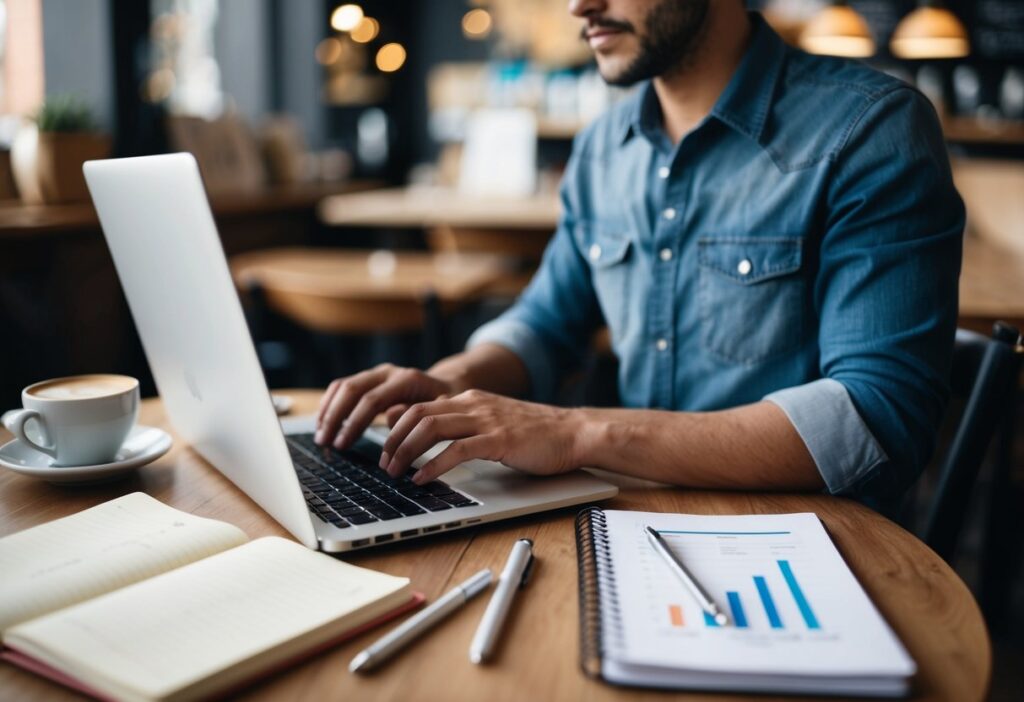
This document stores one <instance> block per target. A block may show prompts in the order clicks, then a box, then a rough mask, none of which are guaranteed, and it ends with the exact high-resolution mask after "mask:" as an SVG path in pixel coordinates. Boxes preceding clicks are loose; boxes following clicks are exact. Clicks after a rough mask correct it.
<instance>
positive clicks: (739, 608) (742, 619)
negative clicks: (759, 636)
mask: <svg viewBox="0 0 1024 702" xmlns="http://www.w3.org/2000/svg"><path fill="white" fill-rule="evenodd" d="M725 596H726V597H728V598H729V609H731V610H732V620H733V622H734V623H735V624H736V626H738V627H739V628H740V629H746V628H747V626H748V624H747V613H746V612H744V611H743V603H742V602H740V593H738V592H727V593H725Z"/></svg>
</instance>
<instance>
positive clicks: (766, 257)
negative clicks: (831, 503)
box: [469, 14, 964, 501]
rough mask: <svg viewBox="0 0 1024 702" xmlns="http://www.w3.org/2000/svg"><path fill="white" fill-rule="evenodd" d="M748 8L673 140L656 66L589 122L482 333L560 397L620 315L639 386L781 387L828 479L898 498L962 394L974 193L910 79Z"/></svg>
mask: <svg viewBox="0 0 1024 702" xmlns="http://www.w3.org/2000/svg"><path fill="white" fill-rule="evenodd" d="M751 20H752V22H753V25H754V31H753V35H752V38H751V43H750V46H749V48H748V49H747V52H746V54H745V56H744V58H743V60H742V62H741V64H740V66H739V68H738V69H737V71H736V73H735V74H734V75H733V77H732V79H731V81H730V82H729V84H728V86H727V87H726V89H725V91H724V92H723V93H722V95H721V96H720V98H719V99H718V101H717V104H716V105H715V107H714V108H713V110H712V111H711V113H710V115H709V116H708V117H707V118H706V119H704V120H703V121H702V122H701V124H700V125H699V126H698V127H696V128H695V129H694V130H693V131H691V132H690V133H688V134H687V135H686V136H685V137H684V138H683V139H682V140H681V141H680V142H679V143H678V144H677V145H673V144H672V143H671V142H670V141H669V139H668V138H667V136H666V135H665V133H664V131H663V130H662V127H661V113H660V107H659V105H658V101H657V97H656V94H655V92H654V89H653V87H652V86H651V85H650V84H649V83H648V84H646V85H644V86H642V87H641V89H640V90H639V91H637V93H636V94H635V95H633V96H631V97H630V98H628V99H626V100H625V101H623V102H621V103H619V104H618V105H616V106H615V107H614V108H612V109H611V110H610V111H609V112H608V113H606V114H605V115H603V116H602V117H601V118H600V119H598V120H597V121H596V122H595V123H594V124H592V125H591V126H590V127H588V128H587V129H586V130H585V131H583V132H582V133H581V134H580V135H579V136H578V137H577V138H576V141H575V143H574V147H573V154H572V157H571V158H570V161H569V164H568V166H567V169H566V173H565V176H564V179H563V182H562V187H561V203H562V210H563V214H562V217H561V220H560V223H559V226H558V229H557V231H556V233H555V235H554V237H553V239H552V241H551V242H550V244H549V246H548V248H547V251H546V252H545V255H544V258H543V261H542V263H541V266H540V269H539V271H538V272H537V274H536V276H535V277H534V279H533V280H532V282H531V283H530V285H529V286H528V287H527V289H526V290H525V291H524V293H523V294H522V296H521V297H520V299H519V300H518V301H517V302H516V304H515V305H514V306H513V307H512V308H511V309H510V310H508V311H507V312H506V313H505V314H504V315H502V316H500V317H499V318H498V319H496V320H495V321H493V322H490V323H489V324H487V325H485V326H483V327H481V328H480V329H479V330H477V332H476V333H475V334H474V335H473V337H472V338H471V339H470V341H469V345H470V346H473V345H476V344H480V343H485V342H489V343H497V344H500V345H502V346H504V347H506V348H508V349H510V350H511V351H513V352H514V353H516V354H517V355H518V356H519V357H520V358H521V359H522V361H523V363H524V365H525V366H526V368H527V370H528V373H529V377H530V382H531V388H532V395H533V397H534V398H535V399H538V400H545V399H550V398H551V397H552V394H553V391H554V389H555V387H556V385H557V383H558V381H559V379H560V378H561V377H563V376H564V374H565V373H566V372H567V371H569V370H571V369H572V368H573V367H574V366H576V365H578V364H579V362H580V361H581V359H582V357H583V355H584V354H585V353H586V351H587V349H588V348H589V342H590V338H591V336H592V333H593V332H594V331H595V329H597V328H599V327H600V325H601V324H602V323H606V324H607V326H608V329H609V331H610V335H611V340H612V347H613V349H614V352H615V354H616V356H617V357H618V359H619V361H620V366H619V378H618V384H619V391H620V397H621V399H622V402H623V404H624V406H626V407H644V408H661V409H667V410H689V411H709V410H717V409H722V408H728V407H735V406H738V405H743V404H747V403H752V402H757V401H759V400H762V399H767V400H768V401H771V402H773V403H775V404H776V405H778V406H779V407H780V408H781V409H782V410H783V411H784V412H785V414H786V415H787V416H788V418H789V419H790V421H791V422H792V423H793V425H794V427H795V428H796V430H797V432H798V433H799V435H800V437H801V438H802V439H803V441H804V443H805V444H806V446H807V448H808V450H809V452H810V454H811V456H812V457H813V458H814V461H815V463H816V465H817V467H818V470H819V471H820V473H821V475H822V478H823V479H824V482H825V484H826V486H827V488H828V490H829V491H830V492H832V493H835V494H852V495H857V496H860V497H864V498H868V499H871V500H872V501H874V498H881V499H884V498H895V497H897V496H898V495H899V494H900V493H901V492H902V491H903V490H904V489H905V488H906V487H907V486H908V485H909V484H910V483H912V482H913V480H914V479H915V478H916V477H917V475H918V473H919V472H920V470H921V469H922V467H923V466H924V464H925V462H926V461H927V459H928V458H929V455H930V453H931V451H932V449H933V445H934V442H935V434H936V430H937V425H938V423H939V421H940V419H941V415H942V412H943V409H944V405H945V402H946V398H947V382H948V376H949V371H950V362H951V355H952V348H953V336H954V332H955V327H956V318H957V305H958V300H957V279H958V276H959V271H960V258H961V247H962V234H963V228H964V208H963V204H962V202H961V200H960V197H959V196H958V194H957V192H956V189H955V188H954V186H953V182H952V176H951V173H950V167H949V161H948V157H947V155H946V151H945V145H944V141H943V136H942V132H941V129H940V127H939V123H938V120H937V118H936V115H935V112H934V110H933V109H932V107H931V105H930V103H928V101H927V100H926V99H925V98H924V97H923V96H922V95H921V94H920V93H919V92H917V91H916V90H914V89H913V88H912V87H910V86H908V85H907V84H905V83H903V82H901V81H899V80H897V79H895V78H892V77H889V76H886V75H884V74H882V73H879V72H876V71H874V70H871V69H869V68H867V67H865V66H863V65H861V64H859V63H856V62H852V61H846V60H840V59H832V58H824V57H818V56H811V55H808V54H806V53H803V52H801V51H798V50H795V49H793V48H790V47H788V46H786V45H785V44H784V43H783V42H782V40H781V39H780V38H779V37H778V35H776V34H775V33H774V32H773V31H772V30H771V28H769V27H768V26H767V25H766V24H765V23H764V21H763V20H762V19H761V18H760V16H758V15H756V14H752V15H751ZM722 470H728V466H722Z"/></svg>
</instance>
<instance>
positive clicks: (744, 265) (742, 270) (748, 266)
mask: <svg viewBox="0 0 1024 702" xmlns="http://www.w3.org/2000/svg"><path fill="white" fill-rule="evenodd" d="M753 268H754V264H753V263H751V262H750V259H749V258H745V259H743V260H742V261H740V264H739V265H738V266H736V272H737V273H739V274H740V275H750V271H751V270H753Z"/></svg>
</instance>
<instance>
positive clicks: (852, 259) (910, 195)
mask: <svg viewBox="0 0 1024 702" xmlns="http://www.w3.org/2000/svg"><path fill="white" fill-rule="evenodd" d="M827 200H828V203H827V204H828V207H827V213H826V223H825V228H824V235H823V238H822V241H821V249H820V260H819V262H818V266H819V270H818V275H817V277H816V282H815V285H814V306H815V310H816V312H817V314H818V316H819V319H820V331H819V347H820V370H821V373H822V376H823V377H824V378H827V379H829V380H831V381H834V382H835V383H836V384H838V385H841V388H842V390H843V392H840V388H837V387H836V386H835V385H832V384H823V383H811V384H810V385H808V386H804V387H803V388H796V389H794V390H792V391H788V392H783V393H778V394H775V395H774V396H772V397H770V399H772V400H773V401H774V402H776V403H777V404H779V405H780V406H781V407H782V408H783V410H784V411H786V413H787V415H788V416H789V417H790V419H791V420H792V421H793V424H794V425H795V427H796V429H797V431H798V433H799V434H800V435H801V437H803V439H804V441H805V443H806V444H807V447H808V449H809V451H810V452H811V454H812V455H813V456H814V458H815V460H816V461H817V462H818V468H819V470H820V471H821V474H822V476H823V478H824V479H825V482H826V484H827V485H828V487H829V489H830V490H831V491H833V492H843V493H852V494H857V495H861V496H866V497H871V496H873V495H878V496H891V495H896V494H899V493H901V492H902V491H903V490H904V489H905V488H906V487H907V486H909V485H910V484H911V483H912V482H913V481H914V480H915V479H916V478H917V476H918V474H919V473H920V471H921V469H922V468H923V467H924V465H925V463H926V462H927V460H928V458H929V457H930V454H931V452H932V450H933V448H934V444H935V439H936V433H937V429H938V425H939V422H940V421H941V418H942V413H943V411H944V408H945V403H946V400H947V395H948V378H949V370H950V364H951V359H952V351H953V338H954V334H955V330H956V319H957V305H958V299H957V283H958V278H959V273H960V259H961V251H962V236H963V229H964V208H963V203H962V201H961V200H960V197H959V195H958V194H957V192H956V189H955V187H954V186H953V180H952V175H951V172H950V168H949V161H948V158H947V155H946V151H945V145H944V141H943V137H942V133H941V130H940V128H939V124H938V120H937V118H936V116H935V113H934V110H933V109H932V107H931V105H930V104H929V103H928V102H927V100H926V99H925V98H924V97H923V96H921V95H920V93H918V92H916V91H914V90H912V89H910V88H909V87H907V88H897V89H895V90H893V91H891V92H890V93H888V94H887V95H885V96H883V97H881V98H880V99H879V100H877V101H876V102H875V103H874V104H873V105H872V106H871V107H870V108H869V109H868V110H867V111H866V112H865V113H864V115H863V116H862V118H861V119H860V120H859V122H858V123H857V125H856V126H855V127H854V129H853V130H852V131H851V133H850V136H849V138H848V139H847V141H846V143H845V146H844V147H843V148H842V149H841V151H840V152H839V153H838V154H837V155H836V156H835V168H834V177H833V178H832V180H831V183H830V186H829V191H828V193H827Z"/></svg>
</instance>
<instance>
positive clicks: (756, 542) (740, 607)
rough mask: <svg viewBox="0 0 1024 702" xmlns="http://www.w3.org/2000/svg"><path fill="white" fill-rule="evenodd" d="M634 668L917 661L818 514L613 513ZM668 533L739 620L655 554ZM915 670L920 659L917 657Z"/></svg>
mask: <svg viewBox="0 0 1024 702" xmlns="http://www.w3.org/2000/svg"><path fill="white" fill-rule="evenodd" d="M605 517H606V518H607V531H608V534H609V537H610V546H609V548H610V549H611V556H612V560H613V561H614V564H615V581H616V585H617V593H618V602H619V612H620V621H619V624H620V627H618V631H619V632H621V633H619V634H616V633H615V628H614V627H609V629H608V630H609V633H608V636H607V638H606V640H605V644H606V647H607V648H608V650H609V652H611V653H613V655H614V656H615V657H616V658H617V659H619V660H622V661H623V662H637V663H641V662H642V663H644V664H647V665H665V666H669V667H682V668H687V667H695V668H700V669H703V670H733V671H736V670H742V671H749V672H765V673H786V672H800V673H809V672H812V673H834V674H842V673H843V672H845V671H854V670H856V671H858V672H860V673H863V672H864V671H865V670H871V669H872V668H873V667H874V665H875V664H876V663H877V668H878V669H879V670H883V669H884V670H888V669H891V666H892V661H894V660H898V659H900V658H907V657H906V654H905V652H904V651H903V648H902V646H901V645H900V644H899V642H898V641H897V640H896V639H895V637H894V636H893V634H892V633H891V631H890V630H889V628H888V627H887V626H886V625H885V623H884V621H883V620H882V618H881V616H880V615H879V613H878V611H877V610H876V609H875V607H874V605H873V604H872V602H871V600H870V599H868V597H867V595H866V594H865V593H864V591H863V589H862V588H861V587H860V585H859V583H858V582H857V580H856V578H855V577H854V576H853V574H852V573H851V572H850V570H849V568H848V567H847V565H846V563H845V562H844V561H843V560H842V558H841V557H840V555H839V553H838V551H836V549H835V546H834V545H833V544H832V542H831V540H830V539H829V537H828V535H827V533H826V532H825V530H824V528H823V527H822V525H821V522H820V521H819V520H818V518H817V517H816V516H815V515H813V514H789V515H753V516H699V515H681V514H659V513H641V512H617V511H606V512H605ZM648 525H649V526H651V527H653V528H654V529H656V530H657V531H658V532H659V533H660V534H661V535H662V536H663V537H664V538H665V540H666V541H667V542H668V544H669V547H670V548H671V549H672V550H673V551H674V552H675V553H676V554H677V555H678V556H679V557H680V559H681V560H682V562H683V563H684V564H685V565H686V567H687V568H688V569H689V570H690V571H691V572H692V573H693V574H694V576H695V577H696V579H697V580H698V581H699V582H700V583H701V584H702V585H703V586H704V587H705V589H707V590H708V592H709V594H710V595H711V597H712V599H713V600H714V601H715V602H716V603H717V604H718V606H719V608H720V609H721V610H722V611H723V612H724V613H725V614H726V616H727V617H728V619H729V621H728V623H727V624H726V625H724V626H720V625H718V624H717V623H716V622H715V621H714V619H713V618H711V617H709V616H707V615H706V614H705V613H704V612H703V611H702V610H701V608H700V606H699V605H698V604H697V601H696V600H695V599H694V598H693V597H692V596H691V594H690V593H689V591H688V590H687V589H686V587H685V586H684V585H683V583H682V582H681V581H680V580H679V579H678V577H677V576H676V575H675V573H674V572H673V571H672V570H671V569H670V567H669V566H668V564H667V563H665V561H664V559H662V558H661V557H660V556H659V555H658V554H657V553H656V552H655V550H654V549H653V547H652V546H651V544H650V542H649V541H648V539H647V537H646V535H645V533H644V527H645V526H648ZM907 665H908V669H912V666H913V663H912V662H911V661H910V660H909V658H907Z"/></svg>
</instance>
